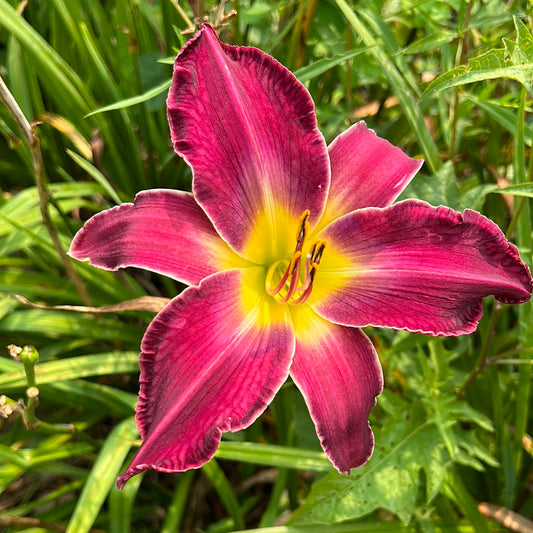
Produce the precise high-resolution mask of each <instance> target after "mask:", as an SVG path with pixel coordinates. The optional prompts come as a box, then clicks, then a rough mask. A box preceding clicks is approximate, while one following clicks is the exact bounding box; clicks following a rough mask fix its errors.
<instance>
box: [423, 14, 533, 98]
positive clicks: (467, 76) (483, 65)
mask: <svg viewBox="0 0 533 533" xmlns="http://www.w3.org/2000/svg"><path fill="white" fill-rule="evenodd" d="M514 23H515V27H516V43H513V42H512V41H509V40H507V39H503V45H504V48H498V49H496V50H491V51H490V52H487V53H486V54H483V55H481V56H479V57H475V58H473V59H471V60H470V61H469V62H468V64H467V65H466V66H465V65H461V66H460V67H456V68H454V69H452V70H450V71H449V72H446V73H445V74H442V75H441V76H439V77H438V78H436V79H435V80H433V81H432V82H431V83H430V84H429V85H428V87H427V88H426V90H425V91H424V94H423V95H422V98H427V97H428V96H430V95H432V94H434V93H436V92H439V91H442V90H444V89H448V88H450V87H456V86H457V85H464V84H466V83H474V82H476V81H483V80H494V79H497V78H508V79H512V80H516V81H518V82H520V83H521V84H522V85H523V86H524V87H525V88H526V90H527V91H528V92H529V93H533V36H532V35H531V33H530V31H529V30H528V29H527V27H526V26H525V24H524V23H523V22H521V21H520V20H519V19H518V18H516V17H515V19H514Z"/></svg>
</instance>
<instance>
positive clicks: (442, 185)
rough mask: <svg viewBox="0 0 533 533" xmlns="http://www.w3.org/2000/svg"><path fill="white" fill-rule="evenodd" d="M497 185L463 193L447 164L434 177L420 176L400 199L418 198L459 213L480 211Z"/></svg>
mask: <svg viewBox="0 0 533 533" xmlns="http://www.w3.org/2000/svg"><path fill="white" fill-rule="evenodd" d="M494 188H496V185H493V184H482V185H478V186H476V187H473V188H472V189H470V190H468V191H466V192H462V191H460V190H459V187H458V186H457V182H456V180H455V173H454V169H453V164H452V163H451V162H447V163H445V164H444V165H443V166H442V167H441V168H440V169H439V171H438V172H437V173H436V174H435V175H434V176H424V175H422V174H419V175H418V176H416V177H415V179H414V180H413V181H412V182H411V183H410V184H409V185H408V186H407V187H406V189H405V190H404V192H403V193H402V194H401V196H400V199H402V200H404V199H406V198H417V199H419V200H424V201H425V202H428V203H430V204H431V205H434V206H439V205H445V206H448V207H451V208H452V209H455V210H457V211H463V210H464V209H467V208H468V209H476V210H478V211H479V210H480V209H481V208H482V207H483V203H484V201H485V196H486V195H487V194H488V193H490V192H493V189H494Z"/></svg>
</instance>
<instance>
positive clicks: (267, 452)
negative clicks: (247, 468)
mask: <svg viewBox="0 0 533 533" xmlns="http://www.w3.org/2000/svg"><path fill="white" fill-rule="evenodd" d="M215 456H216V457H217V459H230V460H233V461H239V462H244V463H253V464H260V465H265V466H276V467H279V468H296V469H298V470H310V471H313V472H328V471H330V470H331V468H332V466H331V463H330V462H329V461H328V459H327V458H326V456H325V455H324V454H323V453H322V452H315V451H312V450H304V449H302V448H291V447H289V446H276V445H272V444H257V443H254V442H228V441H223V442H221V443H220V446H219V448H218V450H217V452H216V454H215Z"/></svg>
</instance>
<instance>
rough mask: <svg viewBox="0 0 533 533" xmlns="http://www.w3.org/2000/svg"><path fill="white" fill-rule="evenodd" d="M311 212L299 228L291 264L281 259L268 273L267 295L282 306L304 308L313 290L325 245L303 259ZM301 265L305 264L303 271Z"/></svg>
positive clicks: (317, 244) (318, 244)
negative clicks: (282, 304)
mask: <svg viewBox="0 0 533 533" xmlns="http://www.w3.org/2000/svg"><path fill="white" fill-rule="evenodd" d="M308 220H309V210H305V211H304V213H303V214H302V216H301V217H300V221H299V224H298V234H297V236H296V247H295V249H294V253H293V254H292V256H291V258H290V259H289V260H287V259H279V260H277V261H275V262H274V263H273V264H272V265H271V266H270V268H269V269H268V272H267V275H266V280H265V285H266V291H267V293H268V294H270V295H271V296H273V297H274V298H275V299H276V300H277V301H278V302H279V303H284V304H290V305H301V304H303V303H305V302H306V301H307V300H308V298H309V296H310V295H311V291H312V289H313V282H314V280H315V277H316V274H317V271H318V266H319V264H320V260H321V259H322V254H323V253H324V249H325V248H326V242H325V241H320V240H318V241H316V242H314V243H313V245H312V246H311V247H310V248H309V251H308V252H307V253H306V254H305V256H304V255H303V250H304V245H305V240H306V237H307V235H308V233H309V221H308ZM302 261H304V264H303V269H302Z"/></svg>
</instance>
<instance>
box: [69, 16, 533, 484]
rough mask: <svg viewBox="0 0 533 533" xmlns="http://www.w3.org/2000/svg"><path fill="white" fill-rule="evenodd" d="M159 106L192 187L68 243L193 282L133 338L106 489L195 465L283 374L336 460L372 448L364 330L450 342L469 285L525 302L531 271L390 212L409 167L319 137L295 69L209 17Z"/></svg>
mask: <svg viewBox="0 0 533 533" xmlns="http://www.w3.org/2000/svg"><path fill="white" fill-rule="evenodd" d="M168 119H169V123H170V130H171V136H172V141H173V144H174V149H175V150H176V152H177V153H178V154H179V155H180V156H181V157H183V158H184V159H185V161H186V162H187V163H188V164H189V165H190V166H191V168H192V171H193V192H192V193H188V192H182V191H175V190H163V189H158V190H149V191H143V192H140V193H139V194H138V195H137V196H136V198H135V202H134V203H133V204H123V205H121V206H118V207H114V208H112V209H108V210H107V211H104V212H102V213H99V214H97V215H96V216H94V217H93V218H91V219H90V220H89V221H88V222H87V223H86V224H85V225H84V227H83V228H82V229H81V230H80V232H79V233H78V234H77V235H76V237H75V238H74V241H73V243H72V246H71V249H70V254H71V255H72V256H73V257H75V258H78V259H89V261H90V262H91V264H93V265H95V266H98V267H100V268H105V269H108V270H115V269H118V268H120V267H126V266H136V267H141V268H145V269H148V270H151V271H154V272H159V273H161V274H165V275H167V276H170V277H171V278H174V279H176V280H179V281H181V282H183V283H186V284H188V285H189V287H188V288H187V289H186V290H184V291H183V292H182V293H181V294H180V295H179V296H177V297H176V298H174V299H173V300H171V301H170V303H168V305H167V306H166V307H165V308H164V309H163V310H162V311H161V312H160V313H159V314H158V315H157V316H156V317H155V318H154V320H153V321H152V323H151V324H150V325H149V327H148V329H147V331H146V333H145V335H144V338H143V340H142V345H141V356H140V367H141V377H140V392H139V403H138V406H137V423H138V427H139V431H140V433H141V437H142V438H143V444H142V446H141V448H140V449H139V451H138V453H137V455H136V456H135V458H134V459H133V462H132V463H131V465H130V466H129V467H128V469H127V470H126V471H125V472H124V473H123V474H122V475H121V476H120V478H119V480H118V485H119V487H122V486H123V485H124V483H125V482H126V481H127V480H128V479H129V478H130V477H131V476H133V475H135V474H138V473H140V472H142V471H144V470H147V469H150V468H152V469H155V470H159V471H162V472H175V471H183V470H187V469H189V468H198V467H200V466H201V465H203V464H204V463H205V462H207V461H208V460H209V459H210V458H211V457H212V456H213V455H214V453H215V451H216V449H217V447H218V444H219V442H220V438H221V435H222V433H223V432H225V431H238V430H241V429H243V428H245V427H247V426H249V425H250V424H251V423H252V422H253V421H254V420H255V419H256V418H257V417H258V416H259V415H260V414H261V413H262V412H263V411H264V409H265V408H266V407H267V405H268V404H269V402H270V401H271V400H272V398H273V397H274V395H275V394H276V392H277V391H278V390H279V388H280V387H281V385H282V384H283V383H284V382H285V380H286V379H287V377H288V376H290V377H291V378H292V380H293V381H294V383H295V384H296V386H297V387H298V388H299V389H300V391H301V392H302V394H303V396H304V398H305V401H306V403H307V405H308V407H309V411H310V414H311V417H312V419H313V421H314V423H315V425H316V430H317V434H318V436H319V439H320V442H321V444H322V447H323V449H324V451H325V453H326V455H327V456H328V458H329V459H330V460H331V462H332V463H333V465H334V466H335V468H337V470H339V471H340V472H349V471H350V469H351V468H354V467H357V466H360V465H362V464H363V463H364V462H365V461H367V460H368V458H369V457H370V455H371V453H372V449H373V444H374V440H373V435H372V432H371V429H370V426H369V424H368V414H369V411H370V409H371V408H372V406H373V405H374V404H375V398H376V396H377V395H378V394H379V393H380V392H381V390H382V386H383V379H382V373H381V367H380V364H379V361H378V357H377V355H376V352H375V350H374V348H373V346H372V344H371V342H370V340H369V339H368V337H367V336H366V335H365V334H364V333H363V331H362V329H360V328H364V327H365V326H370V325H371V326H380V327H387V328H397V329H405V330H409V331H416V332H422V333H428V334H430V335H460V334H464V333H470V332H472V331H474V329H475V328H476V326H477V323H478V321H479V319H480V317H481V313H482V305H481V300H482V298H483V297H485V296H488V295H494V297H495V298H497V299H498V300H499V301H501V302H505V303H522V302H525V301H527V300H528V299H529V297H530V294H531V289H532V281H531V276H530V273H529V270H528V268H527V267H526V266H525V265H524V263H523V262H522V261H521V260H520V257H519V255H518V251H517V249H516V247H515V246H514V245H513V244H511V243H509V242H508V241H507V240H506V238H505V237H504V235H503V234H502V232H501V231H500V229H499V228H498V227H497V226H496V225H495V224H494V223H493V222H491V221H490V220H488V219H486V218H485V217H483V216H482V215H480V214H479V213H477V212H474V211H470V210H467V211H465V212H464V213H462V214H461V213H457V212H455V211H453V210H451V209H449V208H446V207H432V206H430V205H428V204H426V203H424V202H420V201H415V200H407V201H403V202H400V203H397V204H394V205H393V202H394V201H395V200H396V198H397V197H398V195H399V194H400V193H401V192H402V190H403V189H404V188H405V186H406V185H407V184H408V183H409V181H410V180H411V179H412V178H413V176H414V175H415V174H416V172H417V171H418V169H419V168H420V166H421V164H422V162H421V161H419V160H415V159H411V158H409V157H407V156H406V155H405V154H404V153H403V152H402V151H401V150H399V149H398V148H396V147H394V146H392V145H391V144H389V143H388V142H387V141H385V140H383V139H380V138H379V137H377V136H376V135H375V134H374V133H373V132H372V131H371V130H369V129H367V127H366V126H365V124H364V123H361V122H359V123H357V124H355V125H353V126H352V127H350V128H349V129H348V130H346V131H345V132H344V133H342V134H341V135H340V136H339V137H337V138H336V139H335V140H334V141H333V142H332V143H331V144H330V145H329V146H326V143H325V142H324V138H323V137H322V135H321V133H320V132H319V130H318V129H317V124H316V117H315V112H314V106H313V102H312V100H311V97H310V95H309V94H308V92H307V91H306V90H305V88H304V87H303V86H302V85H301V84H300V83H299V82H298V81H297V80H296V78H295V77H294V76H293V75H292V74H291V73H290V72H289V71H288V70H286V69H285V68H284V67H283V66H281V65H280V64H279V63H278V62H276V61H275V60H274V59H273V58H271V57H270V56H268V55H267V54H264V53H263V52H261V51H259V50H257V49H255V48H246V47H233V46H228V45H225V44H222V43H220V41H219V40H218V38H217V37H216V35H215V32H214V31H213V29H212V28H211V27H210V26H208V25H204V26H202V28H201V29H200V31H198V33H197V34H196V35H195V36H194V37H193V38H192V39H191V40H190V41H189V42H188V43H187V44H186V46H185V47H184V48H183V49H182V50H181V52H180V53H179V55H178V57H177V58H176V62H175V66H174V76H173V80H172V86H171V89H170V94H169V97H168Z"/></svg>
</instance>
